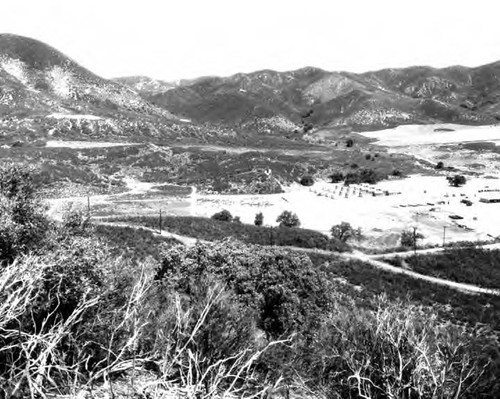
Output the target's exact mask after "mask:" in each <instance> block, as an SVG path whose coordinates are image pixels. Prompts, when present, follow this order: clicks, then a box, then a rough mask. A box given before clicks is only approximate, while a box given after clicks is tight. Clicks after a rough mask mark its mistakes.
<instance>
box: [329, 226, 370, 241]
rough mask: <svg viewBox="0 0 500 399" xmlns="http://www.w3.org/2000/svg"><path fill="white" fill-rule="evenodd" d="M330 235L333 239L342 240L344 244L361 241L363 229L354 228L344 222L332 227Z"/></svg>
mask: <svg viewBox="0 0 500 399" xmlns="http://www.w3.org/2000/svg"><path fill="white" fill-rule="evenodd" d="M330 233H331V235H332V237H333V238H336V239H337V240H340V241H342V242H347V241H348V240H350V239H355V240H360V239H361V238H362V237H363V235H362V234H361V228H360V227H358V228H357V229H355V228H353V227H352V226H351V224H350V223H347V222H342V223H340V224H337V225H335V226H332V228H331V229H330Z"/></svg>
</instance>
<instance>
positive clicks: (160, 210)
mask: <svg viewBox="0 0 500 399" xmlns="http://www.w3.org/2000/svg"><path fill="white" fill-rule="evenodd" d="M160 234H161V209H160Z"/></svg>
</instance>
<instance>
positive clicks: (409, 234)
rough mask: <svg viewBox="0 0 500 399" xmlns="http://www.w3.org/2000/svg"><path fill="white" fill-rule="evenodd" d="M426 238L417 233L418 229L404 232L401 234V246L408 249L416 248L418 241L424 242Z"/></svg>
mask: <svg viewBox="0 0 500 399" xmlns="http://www.w3.org/2000/svg"><path fill="white" fill-rule="evenodd" d="M423 238H425V236H424V235H423V234H421V233H418V232H417V229H416V228H414V229H412V230H404V231H403V232H402V233H401V245H402V246H403V247H408V248H416V247H417V243H418V240H422V239H423Z"/></svg>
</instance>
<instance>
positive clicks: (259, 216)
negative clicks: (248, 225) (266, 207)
mask: <svg viewBox="0 0 500 399" xmlns="http://www.w3.org/2000/svg"><path fill="white" fill-rule="evenodd" d="M253 223H254V224H255V225H256V226H262V225H263V224H264V215H263V214H262V212H259V213H257V214H255V221H254V222H253Z"/></svg>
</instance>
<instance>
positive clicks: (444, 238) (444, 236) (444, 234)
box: [443, 226, 446, 248]
mask: <svg viewBox="0 0 500 399" xmlns="http://www.w3.org/2000/svg"><path fill="white" fill-rule="evenodd" d="M445 241H446V226H443V248H444V244H445Z"/></svg>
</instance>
